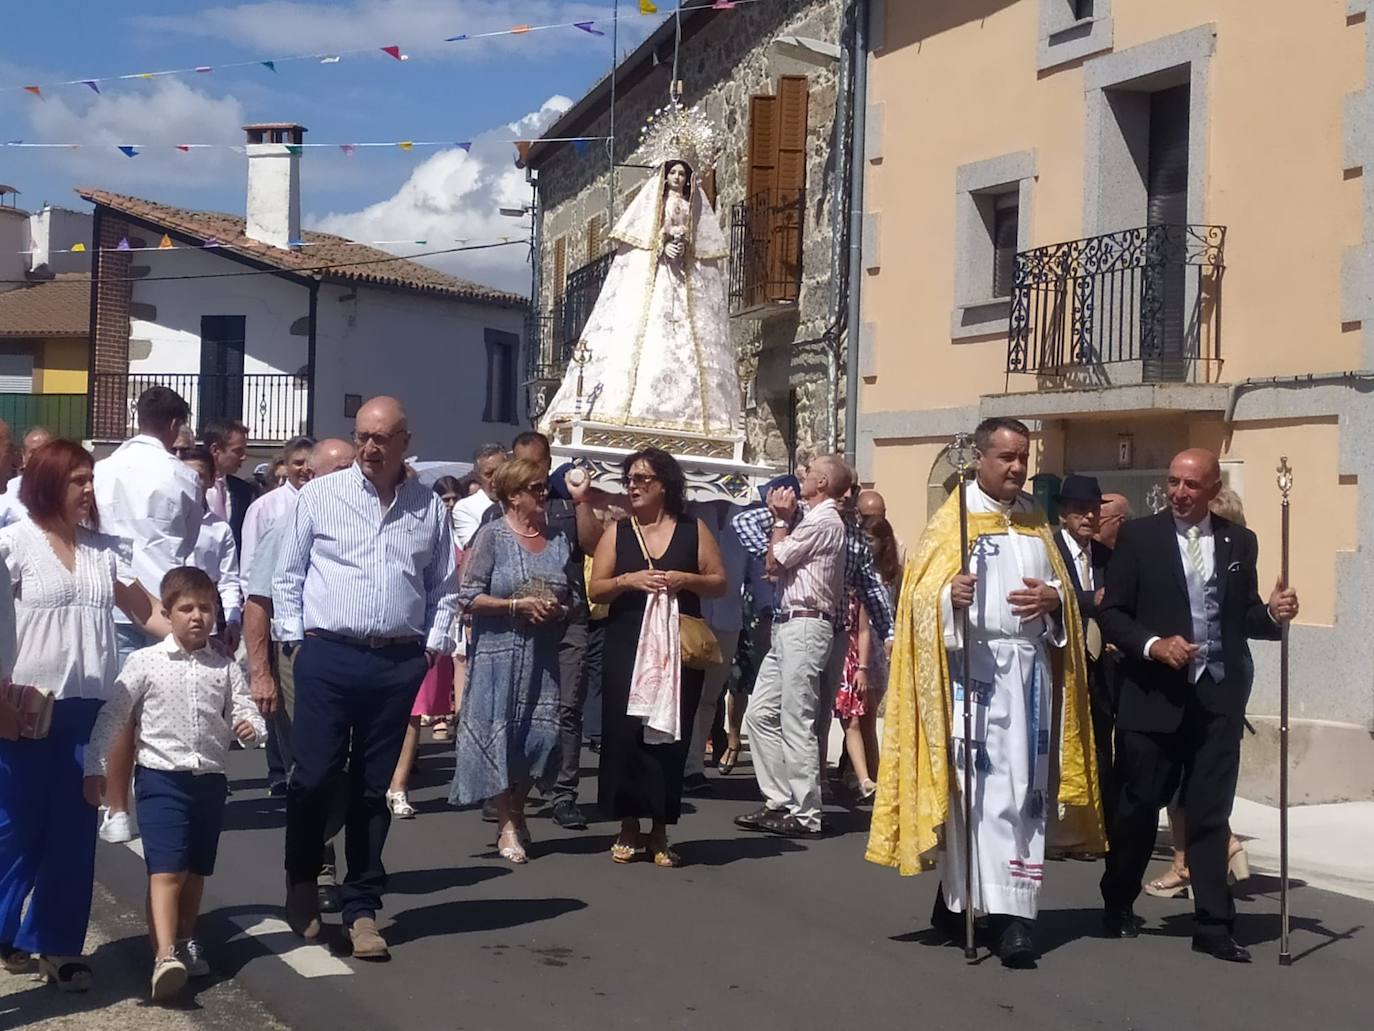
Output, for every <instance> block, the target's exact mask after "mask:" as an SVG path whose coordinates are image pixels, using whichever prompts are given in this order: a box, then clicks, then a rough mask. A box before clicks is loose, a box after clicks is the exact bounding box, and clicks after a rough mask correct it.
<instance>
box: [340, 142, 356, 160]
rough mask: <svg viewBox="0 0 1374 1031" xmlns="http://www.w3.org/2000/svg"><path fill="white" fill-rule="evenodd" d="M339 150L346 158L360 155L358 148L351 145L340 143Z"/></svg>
mask: <svg viewBox="0 0 1374 1031" xmlns="http://www.w3.org/2000/svg"><path fill="white" fill-rule="evenodd" d="M339 149H340V150H341V151H343V152H344V157H346V158H351V157H352V156H353V155H354V154H356V153H358V148H357V147H355V146H354V145H353V144H351V143H340V144H339Z"/></svg>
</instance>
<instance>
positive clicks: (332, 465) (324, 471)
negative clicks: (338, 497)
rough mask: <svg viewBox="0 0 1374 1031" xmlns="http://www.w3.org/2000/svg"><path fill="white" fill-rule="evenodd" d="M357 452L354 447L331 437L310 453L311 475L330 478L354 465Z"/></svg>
mask: <svg viewBox="0 0 1374 1031" xmlns="http://www.w3.org/2000/svg"><path fill="white" fill-rule="evenodd" d="M355 454H356V452H355V451H354V449H353V445H352V444H350V443H349V442H348V441H346V440H340V439H339V438H338V437H330V438H328V439H327V440H322V441H320V442H319V443H318V444H316V445H315V446H314V447H313V448H312V449H311V451H310V473H311V475H313V476H328V475H329V474H330V473H336V472H338V471H339V470H340V469H347V468H348V467H349V466H350V465H352V464H353V458H354V455H355Z"/></svg>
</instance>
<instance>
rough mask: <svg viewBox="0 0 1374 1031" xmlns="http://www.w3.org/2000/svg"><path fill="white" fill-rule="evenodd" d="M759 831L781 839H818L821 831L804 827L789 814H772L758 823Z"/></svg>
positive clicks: (804, 825)
mask: <svg viewBox="0 0 1374 1031" xmlns="http://www.w3.org/2000/svg"><path fill="white" fill-rule="evenodd" d="M759 830H761V831H767V832H768V833H769V834H776V835H778V836H779V837H783V838H819V837H820V836H821V831H820V830H819V829H815V830H813V829H812V828H810V827H808V826H806V824H804V823H802V822H801V821H800V820H798V819H797V818H796V817H795V816H793V815H792V814H791V813H787V814H783V813H781V812H772V813H769V814H768V815H767V816H765V817H764V818H763V820H761V821H760V822H759Z"/></svg>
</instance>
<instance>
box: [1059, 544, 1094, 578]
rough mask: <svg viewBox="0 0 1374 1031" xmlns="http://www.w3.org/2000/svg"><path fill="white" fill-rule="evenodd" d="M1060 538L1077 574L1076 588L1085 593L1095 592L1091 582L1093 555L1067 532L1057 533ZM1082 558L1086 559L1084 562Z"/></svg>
mask: <svg viewBox="0 0 1374 1031" xmlns="http://www.w3.org/2000/svg"><path fill="white" fill-rule="evenodd" d="M1059 536H1060V538H1061V539H1062V540H1063V541H1064V543H1065V544H1066V545H1067V546H1068V549H1069V554H1070V555H1072V556H1073V567H1074V570H1075V571H1076V572H1077V573H1078V586H1079V587H1080V588H1081V589H1083V590H1085V591H1095V590H1097V584H1096V583H1094V581H1093V553H1092V551H1091V550H1090V549H1088V548H1085V547H1083V545H1081V544H1079V543H1078V542H1077V541H1076V540H1074V539H1073V535H1072V534H1071V533H1069V531H1068V530H1064V529H1061V530H1060V531H1059ZM1084 556H1086V557H1087V561H1086V562H1085V561H1084V560H1083V559H1084Z"/></svg>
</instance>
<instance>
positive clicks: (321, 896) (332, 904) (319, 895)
mask: <svg viewBox="0 0 1374 1031" xmlns="http://www.w3.org/2000/svg"><path fill="white" fill-rule="evenodd" d="M315 901H316V902H317V903H318V904H319V907H320V912H321V913H337V912H338V911H339V910H340V909H342V908H343V901H342V900H341V899H340V898H339V886H338V885H337V884H317V885H315Z"/></svg>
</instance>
